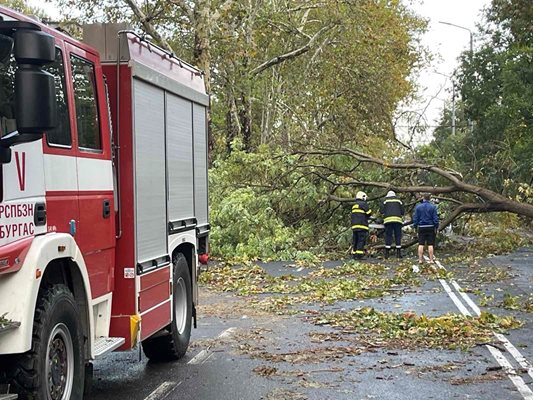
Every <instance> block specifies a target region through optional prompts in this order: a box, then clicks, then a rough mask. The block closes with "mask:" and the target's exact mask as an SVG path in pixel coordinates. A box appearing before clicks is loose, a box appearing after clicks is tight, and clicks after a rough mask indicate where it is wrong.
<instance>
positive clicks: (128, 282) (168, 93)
mask: <svg viewBox="0 0 533 400" xmlns="http://www.w3.org/2000/svg"><path fill="white" fill-rule="evenodd" d="M208 103H209V99H208V96H207V94H206V92H205V86H204V80H203V75H202V72H201V71H199V70H198V69H196V68H194V67H193V66H191V65H189V64H187V63H186V62H184V61H181V60H179V59H177V58H176V57H174V56H173V55H172V54H169V53H168V52H166V51H164V50H162V49H161V48H159V47H157V46H155V45H153V44H150V43H149V42H147V41H145V40H144V38H142V37H140V36H138V35H136V34H135V33H133V32H131V31H129V30H128V29H127V27H125V26H121V25H111V24H110V25H106V24H96V25H91V26H87V27H85V30H84V40H83V42H79V41H77V40H75V39H73V38H72V37H70V36H68V35H65V34H63V33H61V32H59V31H57V30H54V29H52V28H50V27H47V26H45V25H43V24H41V23H39V22H37V21H35V20H33V19H31V18H28V17H25V16H23V15H21V14H19V13H16V12H14V11H12V10H10V9H7V8H5V7H0V133H1V138H0V316H1V318H0V378H1V379H2V380H5V381H6V383H9V384H10V386H11V391H12V392H15V393H17V394H18V395H19V398H31V399H47V400H59V399H61V400H67V399H81V398H82V397H83V392H84V385H85V383H84V382H85V381H84V379H85V377H86V376H87V375H90V372H91V364H90V362H91V360H93V359H95V358H98V357H100V356H102V355H104V354H105V353H107V352H109V351H113V350H127V349H131V348H132V347H134V346H137V345H139V344H140V345H142V348H143V350H144V353H145V354H146V356H147V357H149V358H150V359H153V360H169V359H177V358H179V357H181V356H183V355H184V354H185V352H186V350H187V347H188V345H189V340H190V334H191V325H193V323H194V325H196V305H197V302H198V290H197V283H196V282H197V275H198V271H199V266H200V263H207V252H208V233H209V223H208V208H207V207H208V205H207V140H206V138H207V135H206V130H207V127H206V110H207V106H208ZM0 398H2V396H0ZM5 398H9V397H5Z"/></svg>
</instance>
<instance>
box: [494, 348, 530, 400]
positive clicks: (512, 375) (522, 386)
mask: <svg viewBox="0 0 533 400" xmlns="http://www.w3.org/2000/svg"><path fill="white" fill-rule="evenodd" d="M485 347H486V348H487V349H489V351H490V354H492V356H493V357H494V359H495V360H496V361H497V362H498V364H500V365H501V366H502V367H503V369H504V370H505V372H506V373H507V376H508V377H509V379H510V380H511V381H512V382H513V383H514V385H515V386H516V388H517V389H518V391H519V392H520V394H521V395H522V397H523V398H524V400H533V392H532V391H531V389H530V388H529V387H528V386H527V385H526V383H525V382H524V380H523V379H522V378H521V377H519V376H518V375H517V374H516V371H515V370H514V368H513V367H512V365H511V364H510V363H509V361H507V358H505V357H504V355H503V354H502V352H501V351H500V350H498V349H496V348H494V347H492V346H489V345H486V346H485Z"/></svg>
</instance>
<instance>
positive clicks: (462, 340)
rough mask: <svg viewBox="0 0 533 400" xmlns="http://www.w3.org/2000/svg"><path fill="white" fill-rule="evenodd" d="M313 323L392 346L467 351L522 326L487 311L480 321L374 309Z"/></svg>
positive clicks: (326, 316)
mask: <svg viewBox="0 0 533 400" xmlns="http://www.w3.org/2000/svg"><path fill="white" fill-rule="evenodd" d="M314 323H315V324H317V325H324V324H328V325H331V326H334V327H336V328H339V329H342V330H344V331H346V330H348V331H352V332H356V333H360V334H362V335H368V336H370V337H372V338H374V340H377V339H379V340H380V341H384V342H386V343H387V344H388V345H390V346H398V347H408V348H409V347H421V346H422V347H431V348H448V349H457V348H460V349H467V348H469V347H472V346H475V345H476V344H479V343H485V342H490V341H492V340H493V335H492V332H493V331H496V332H501V331H504V330H507V329H515V328H518V327H520V326H521V325H522V323H521V322H520V321H518V320H516V319H515V318H513V317H499V316H496V315H494V314H490V313H486V312H482V313H481V315H480V316H479V317H478V318H474V317H465V316H462V315H458V314H445V315H442V316H438V317H430V316H427V315H424V314H422V315H417V314H415V313H414V312H410V311H408V312H404V313H401V314H397V313H387V312H381V311H377V310H375V309H374V308H371V307H363V308H358V309H355V310H352V311H348V312H342V313H328V314H323V315H320V316H319V317H316V318H315V319H314Z"/></svg>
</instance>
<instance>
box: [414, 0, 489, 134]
mask: <svg viewBox="0 0 533 400" xmlns="http://www.w3.org/2000/svg"><path fill="white" fill-rule="evenodd" d="M489 4H490V0H418V1H416V0H415V4H413V8H414V9H415V10H416V12H417V13H418V14H419V15H421V16H423V17H424V18H426V19H428V20H429V26H428V31H427V33H426V34H425V35H424V37H423V44H424V45H425V46H427V47H428V48H429V49H430V50H431V51H432V52H433V53H434V55H435V59H434V61H433V62H432V64H431V65H430V66H428V67H427V68H425V69H424V71H422V73H421V74H420V78H419V79H418V83H419V85H420V86H421V91H420V95H421V102H420V104H418V105H417V107H415V108H416V109H417V110H418V111H422V110H424V108H425V106H426V105H427V103H428V102H429V101H430V100H431V98H433V97H434V96H435V95H437V93H439V89H440V88H441V87H444V90H442V91H441V92H440V94H439V95H438V97H437V98H436V99H434V100H433V101H431V103H430V106H429V107H428V109H427V111H426V112H425V117H426V121H427V123H428V124H429V125H437V123H438V119H439V116H440V114H441V112H442V108H443V106H444V101H450V99H451V82H450V79H449V78H446V77H445V76H442V75H439V74H437V73H435V72H439V73H441V74H444V75H452V74H453V72H454V70H455V69H456V68H457V66H458V57H459V55H460V54H461V52H463V51H467V50H468V49H469V48H470V34H469V32H468V31H467V30H464V29H460V28H456V27H453V26H449V25H444V24H440V23H439V21H443V22H449V23H452V24H456V25H460V26H463V27H465V28H468V29H470V30H471V31H472V32H473V33H475V32H476V24H477V23H480V22H481V11H482V9H483V8H485V7H487V6H488V5H489ZM475 46H476V42H475V37H474V48H475ZM429 131H432V129H429ZM428 139H429V138H426V140H428Z"/></svg>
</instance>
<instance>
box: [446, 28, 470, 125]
mask: <svg viewBox="0 0 533 400" xmlns="http://www.w3.org/2000/svg"><path fill="white" fill-rule="evenodd" d="M439 24H444V25H449V26H454V27H456V28H459V29H463V30H465V31H468V33H469V35H470V62H472V60H473V59H474V34H473V33H472V31H471V30H470V29H468V28H467V27H464V26H461V25H457V24H452V23H451V22H446V21H439ZM441 75H443V74H441ZM452 90H453V99H452V103H453V110H452V114H453V115H452V124H454V121H453V120H454V119H455V85H454V86H453V89H452ZM468 125H469V127H470V133H472V131H473V130H474V122H473V121H472V120H470V119H469V120H468ZM452 132H453V133H455V128H454V127H452Z"/></svg>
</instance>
